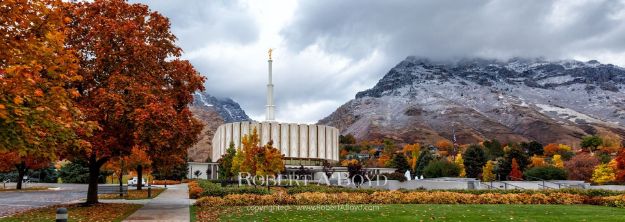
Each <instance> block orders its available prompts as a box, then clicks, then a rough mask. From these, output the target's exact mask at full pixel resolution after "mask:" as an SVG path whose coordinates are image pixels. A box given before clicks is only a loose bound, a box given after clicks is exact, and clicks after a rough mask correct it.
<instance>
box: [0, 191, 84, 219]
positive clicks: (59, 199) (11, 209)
mask: <svg viewBox="0 0 625 222" xmlns="http://www.w3.org/2000/svg"><path fill="white" fill-rule="evenodd" d="M10 185H13V186H14V184H7V187H8V186H10ZM27 186H37V187H40V186H47V187H57V188H58V189H55V190H41V191H2V192H0V217H3V216H7V215H11V214H14V213H16V212H20V211H24V210H27V209H32V208H37V207H44V206H50V205H56V204H63V203H68V202H72V201H76V200H80V199H84V198H86V197H87V185H86V184H43V183H33V184H28V185H27Z"/></svg>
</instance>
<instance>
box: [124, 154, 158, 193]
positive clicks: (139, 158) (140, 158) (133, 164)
mask: <svg viewBox="0 0 625 222" xmlns="http://www.w3.org/2000/svg"><path fill="white" fill-rule="evenodd" d="M126 162H127V163H128V168H130V169H135V170H136V172H137V190H141V187H142V186H143V173H144V172H147V171H148V170H149V169H150V165H151V164H152V160H151V159H150V157H149V156H148V153H147V152H146V149H145V148H141V147H133V148H132V151H131V152H130V156H128V157H126Z"/></svg>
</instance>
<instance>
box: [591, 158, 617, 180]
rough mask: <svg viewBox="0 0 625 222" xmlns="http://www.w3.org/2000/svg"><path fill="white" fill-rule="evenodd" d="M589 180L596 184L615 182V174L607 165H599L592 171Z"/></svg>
mask: <svg viewBox="0 0 625 222" xmlns="http://www.w3.org/2000/svg"><path fill="white" fill-rule="evenodd" d="M591 180H592V182H595V183H597V184H604V183H607V182H612V181H614V180H616V173H615V172H614V168H612V167H611V166H610V165H609V164H607V163H604V164H599V165H597V166H596V167H595V169H594V170H593V172H592V178H591Z"/></svg>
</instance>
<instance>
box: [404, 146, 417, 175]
mask: <svg viewBox="0 0 625 222" xmlns="http://www.w3.org/2000/svg"><path fill="white" fill-rule="evenodd" d="M420 151H421V145H419V144H418V143H415V144H406V145H405V146H404V148H403V149H402V152H403V153H404V156H406V158H408V164H410V169H414V168H415V167H416V165H417V159H418V158H419V152H420Z"/></svg>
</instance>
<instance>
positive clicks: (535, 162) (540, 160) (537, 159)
mask: <svg viewBox="0 0 625 222" xmlns="http://www.w3.org/2000/svg"><path fill="white" fill-rule="evenodd" d="M544 165H547V164H546V163H545V158H544V157H541V156H537V155H534V156H532V158H531V164H530V167H539V166H544Z"/></svg>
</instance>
